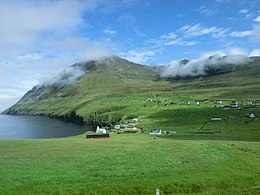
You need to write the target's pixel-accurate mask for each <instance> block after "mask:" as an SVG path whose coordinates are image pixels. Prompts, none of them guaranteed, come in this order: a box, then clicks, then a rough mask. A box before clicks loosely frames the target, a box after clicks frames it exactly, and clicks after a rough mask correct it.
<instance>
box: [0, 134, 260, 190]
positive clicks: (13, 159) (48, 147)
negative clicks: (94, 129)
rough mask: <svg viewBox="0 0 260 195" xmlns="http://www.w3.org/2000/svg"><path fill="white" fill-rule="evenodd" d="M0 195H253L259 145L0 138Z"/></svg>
mask: <svg viewBox="0 0 260 195" xmlns="http://www.w3.org/2000/svg"><path fill="white" fill-rule="evenodd" d="M0 154H1V158H0V164H1V166H0V194H155V189H156V188H160V191H161V194H183V193H191V194H193V193H194V194H257V193H260V175H259V173H260V143H259V142H244V141H220V140H218V141H217V140H180V139H179V140H177V139H175V138H174V136H172V137H170V136H169V137H167V136H161V137H154V136H150V135H147V134H146V135H145V134H132V135H131V134H128V135H126V134H125V135H122V134H120V135H118V134H113V135H112V136H111V138H110V139H109V140H86V139H85V135H79V136H76V137H71V138H63V139H46V140H1V141H0Z"/></svg>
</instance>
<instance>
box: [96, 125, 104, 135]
mask: <svg viewBox="0 0 260 195" xmlns="http://www.w3.org/2000/svg"><path fill="white" fill-rule="evenodd" d="M96 133H100V134H102V133H107V130H106V129H101V128H99V126H97V130H96Z"/></svg>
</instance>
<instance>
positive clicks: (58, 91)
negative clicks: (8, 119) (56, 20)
mask: <svg viewBox="0 0 260 195" xmlns="http://www.w3.org/2000/svg"><path fill="white" fill-rule="evenodd" d="M96 63H97V62H90V63H88V64H85V65H82V64H80V65H79V66H82V67H83V68H84V69H86V70H88V71H87V74H85V75H84V76H82V77H81V78H80V79H79V80H78V81H77V82H74V83H70V84H68V85H61V86H59V85H50V86H41V87H35V88H33V89H32V90H31V91H29V92H28V93H27V94H26V95H25V96H24V97H23V98H22V99H21V100H20V101H19V102H18V103H17V104H16V105H14V106H12V107H11V108H10V109H8V110H7V111H6V112H5V113H9V114H32V115H46V116H52V117H57V118H61V119H64V120H72V121H76V122H81V123H84V124H89V125H93V126H96V125H100V126H107V127H111V126H113V125H115V124H118V123H123V122H126V121H128V120H129V119H132V118H138V119H139V122H138V123H135V124H134V125H136V126H137V127H140V128H143V129H144V132H145V133H146V134H115V133H114V134H112V136H111V139H109V140H86V139H85V135H79V136H76V137H71V138H65V139H47V140H6V141H4V140H2V141H0V154H1V158H0V163H1V167H0V175H1V176H0V177H1V178H0V179H1V181H0V194H1V193H2V194H8V193H11V194H154V193H155V189H156V188H160V190H161V194H173V193H174V194H183V193H191V194H258V193H260V176H259V172H260V145H259V141H260V133H259V127H260V120H259V116H260V109H259V104H256V103H252V102H254V101H256V100H259V99H260V96H259V94H260V88H259V86H260V77H259V74H260V66H259V58H256V60H255V61H253V62H251V63H249V64H244V65H243V66H241V67H240V68H237V69H236V70H235V71H234V72H229V73H225V74H220V75H214V76H208V77H198V78H189V79H179V80H169V79H168V80H167V79H159V78H158V74H159V72H160V68H148V67H146V66H142V65H138V64H133V63H130V62H128V61H126V60H123V59H120V58H116V59H113V60H112V61H109V65H108V64H107V63H101V64H98V65H97V64H96ZM207 99H208V100H210V102H209V103H206V102H204V100H207ZM214 100H222V103H221V104H217V103H214ZM233 100H235V101H237V102H238V106H239V109H230V105H231V104H232V101H233ZM196 102H200V104H199V105H198V104H197V103H196ZM225 106H228V109H225ZM251 113H253V114H255V115H256V116H257V117H256V120H255V119H252V118H249V117H248V116H249V114H251ZM213 117H217V118H221V120H219V121H212V120H211V118H213ZM151 128H160V129H162V131H168V132H170V133H169V135H160V136H150V135H147V133H148V132H149V129H151ZM173 132H176V133H175V134H173Z"/></svg>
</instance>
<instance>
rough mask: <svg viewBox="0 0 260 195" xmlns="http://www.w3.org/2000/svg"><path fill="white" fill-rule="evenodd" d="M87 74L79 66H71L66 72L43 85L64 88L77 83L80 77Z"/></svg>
mask: <svg viewBox="0 0 260 195" xmlns="http://www.w3.org/2000/svg"><path fill="white" fill-rule="evenodd" d="M85 73H86V72H85V71H84V70H82V69H81V68H80V67H77V66H70V67H69V68H67V69H66V70H64V71H62V72H61V73H60V74H59V75H57V76H55V77H53V78H52V79H49V80H48V81H45V82H43V84H42V85H44V86H49V85H54V86H63V85H66V84H70V83H72V82H74V81H76V80H77V79H78V78H79V77H81V76H83V75H84V74H85Z"/></svg>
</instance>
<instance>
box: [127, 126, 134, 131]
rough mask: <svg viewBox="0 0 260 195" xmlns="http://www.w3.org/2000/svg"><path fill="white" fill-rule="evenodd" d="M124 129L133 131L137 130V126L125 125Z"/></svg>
mask: <svg viewBox="0 0 260 195" xmlns="http://www.w3.org/2000/svg"><path fill="white" fill-rule="evenodd" d="M125 129H126V130H134V131H136V130H137V128H136V127H135V126H127V127H126V128H125Z"/></svg>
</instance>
